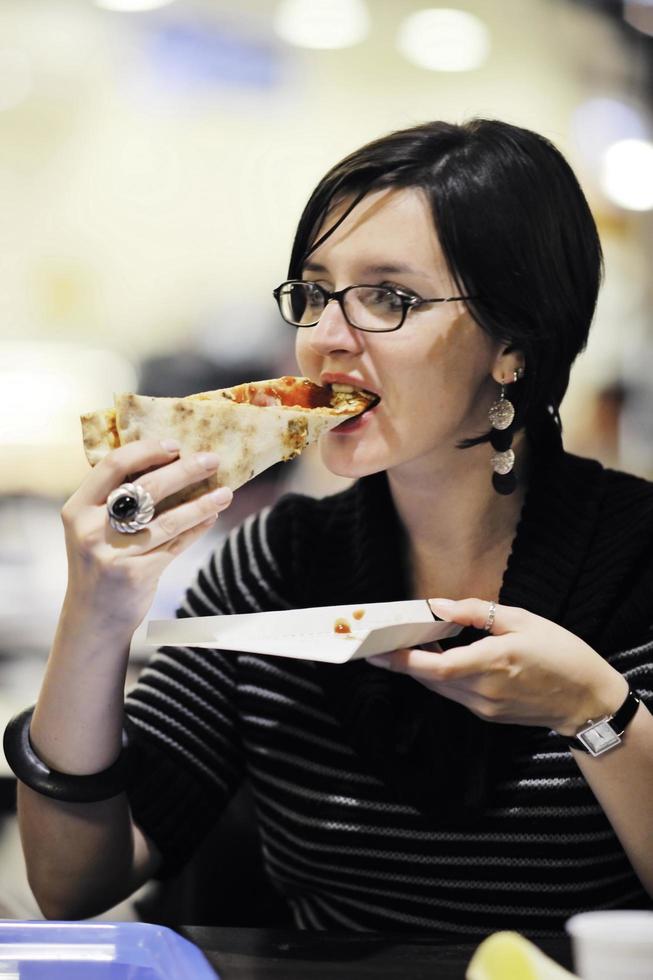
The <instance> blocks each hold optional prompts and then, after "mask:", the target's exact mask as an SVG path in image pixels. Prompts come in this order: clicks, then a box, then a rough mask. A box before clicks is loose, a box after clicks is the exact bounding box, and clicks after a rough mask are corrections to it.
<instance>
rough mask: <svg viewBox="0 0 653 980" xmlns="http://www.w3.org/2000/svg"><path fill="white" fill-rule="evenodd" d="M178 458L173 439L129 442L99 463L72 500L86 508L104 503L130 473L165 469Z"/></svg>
mask: <svg viewBox="0 0 653 980" xmlns="http://www.w3.org/2000/svg"><path fill="white" fill-rule="evenodd" d="M178 456H179V446H178V445H177V444H176V443H175V442H174V441H173V440H170V441H168V440H165V441H164V442H157V441H156V440H154V439H142V440H141V439H139V440H137V441H135V442H129V443H127V444H126V445H124V446H120V448H119V449H114V450H113V451H112V452H110V453H109V454H108V455H107V456H105V457H104V459H102V460H100V462H99V463H98V464H97V466H94V467H93V469H92V471H91V472H90V473H89V475H88V476H87V478H86V479H85V480H84V482H83V483H82V485H81V487H80V488H79V490H77V491H76V493H75V494H73V497H71V500H74V501H75V503H77V504H82V505H85V506H88V505H93V504H95V505H97V504H103V503H105V502H106V499H107V497H108V496H109V494H110V493H111V491H112V490H115V488H116V487H119V486H120V484H121V483H124V482H125V480H126V479H127V478H128V477H129V476H130V474H133V473H143V472H144V471H145V470H148V469H150V467H152V466H164V465H165V464H166V463H170V462H171V461H172V460H175V459H177V457H178Z"/></svg>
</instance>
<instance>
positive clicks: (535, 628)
mask: <svg viewBox="0 0 653 980" xmlns="http://www.w3.org/2000/svg"><path fill="white" fill-rule="evenodd" d="M429 604H430V605H431V608H432V609H433V612H434V613H435V614H436V616H439V617H440V618H441V619H444V620H446V621H447V622H452V623H459V624H460V625H461V626H474V627H476V628H477V629H484V628H485V624H486V623H487V621H488V613H489V608H490V604H489V603H488V602H486V601H484V600H482V599H462V600H460V601H458V602H455V601H452V600H448V599H445V600H442V599H430V600H429ZM491 629H492V634H491V635H488V636H486V637H484V638H483V639H481V640H478V641H476V642H475V643H471V644H470V645H469V646H466V647H456V648H453V649H451V650H448V651H445V652H439V653H430V652H427V651H425V650H397V651H395V652H394V653H389V654H383V655H381V656H377V657H371V658H370V659H369V662H370V663H372V664H374V665H375V666H379V667H385V668H386V669H389V670H396V671H400V672H402V673H406V674H409V675H410V676H411V677H414V678H415V680H416V681H419V682H420V684H424V685H425V686H426V687H429V688H430V689H431V690H433V691H437V692H438V694H442V695H444V697H448V698H451V699H452V700H453V701H458V702H459V703H460V704H463V705H465V707H467V708H469V710H470V711H472V712H473V713H474V714H475V715H478V717H479V718H484V719H486V720H488V721H496V722H504V723H512V724H517V725H542V726H544V727H546V728H552V729H554V730H555V731H557V732H560V734H561V735H575V734H576V732H577V731H578V730H579V729H580V728H581V727H582V726H583V725H585V724H586V723H587V721H588V720H589V719H593V720H597V719H598V718H601V717H603V716H605V715H609V714H614V712H615V711H616V710H617V708H618V707H619V705H620V704H621V703H622V701H623V700H624V697H625V696H626V692H627V690H628V685H627V682H626V680H625V678H624V677H622V675H621V674H619V673H618V671H616V670H615V669H614V668H613V667H611V666H610V664H608V663H607V661H605V660H604V659H603V658H602V657H601V656H600V655H599V654H598V653H596V651H595V650H593V649H592V648H591V647H590V646H588V645H587V643H585V642H583V640H580V639H579V638H578V637H577V636H574V634H573V633H570V632H569V631H568V630H566V629H563V628H562V626H558V625H556V624H555V623H552V622H550V621H549V620H548V619H543V618H542V617H541V616H536V615H534V614H533V613H530V612H527V611H526V610H525V609H517V608H514V607H511V606H499V605H497V606H496V614H495V618H494V623H493V625H492V627H491Z"/></svg>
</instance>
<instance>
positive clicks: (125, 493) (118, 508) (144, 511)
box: [107, 483, 154, 534]
mask: <svg viewBox="0 0 653 980" xmlns="http://www.w3.org/2000/svg"><path fill="white" fill-rule="evenodd" d="M107 513H108V514H109V524H110V525H111V527H112V528H113V529H114V531H120V533H121V534H136V532H137V531H142V530H143V528H144V527H145V525H146V524H149V522H150V521H151V520H152V518H153V517H154V501H153V499H152V494H151V493H150V492H149V491H148V490H146V489H145V487H142V486H141V485H140V483H121V484H120V486H119V487H116V489H115V490H112V491H111V493H110V494H109V496H108V497H107Z"/></svg>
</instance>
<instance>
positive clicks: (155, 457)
mask: <svg viewBox="0 0 653 980" xmlns="http://www.w3.org/2000/svg"><path fill="white" fill-rule="evenodd" d="M217 466H218V457H217V456H216V455H215V454H213V453H197V454H195V455H192V456H186V457H184V458H183V459H180V458H179V447H178V446H177V445H176V444H175V443H172V442H165V443H159V442H155V441H152V440H143V441H136V442H131V443H129V444H127V445H125V446H121V447H120V448H119V449H116V450H114V451H113V452H111V453H109V454H108V455H107V456H106V457H105V458H104V459H103V460H101V462H100V463H98V464H97V466H95V467H94V469H93V470H92V471H91V473H89V475H88V476H87V478H86V479H85V480H84V482H83V483H82V485H81V486H80V487H79V489H78V490H77V491H76V492H75V493H74V494H73V496H72V497H71V498H70V499H69V500H68V501H67V503H66V504H65V505H64V507H63V510H62V512H61V516H62V520H63V525H64V530H65V535H66V550H67V553H68V590H67V593H66V603H65V607H64V608H65V609H66V611H67V613H68V616H70V614H71V610H72V611H73V612H74V617H75V618H76V619H79V618H83V619H84V620H85V621H88V622H91V621H92V622H93V623H94V624H95V627H96V628H97V629H102V628H103V627H108V628H110V629H111V630H112V631H116V630H121V631H123V632H124V633H125V634H128V635H130V634H131V633H132V632H133V631H134V630H135V629H136V627H137V626H138V625H139V623H140V622H141V620H142V619H143V618H144V616H145V615H146V613H147V610H148V609H149V607H150V605H151V603H152V599H153V598H154V593H155V591H156V588H157V584H158V581H159V578H160V576H161V574H162V572H163V571H164V570H165V568H166V567H167V566H168V565H169V564H170V562H171V561H172V560H173V558H174V557H175V556H176V555H178V554H179V553H180V552H182V551H184V550H185V549H186V548H188V547H189V546H190V545H191V544H192V543H193V542H194V541H195V540H197V538H199V537H200V535H201V534H202V533H203V532H205V531H206V530H207V528H209V527H210V526H211V525H212V524H214V523H215V521H216V519H217V517H218V514H219V512H220V511H222V510H224V509H225V507H227V506H228V505H229V503H230V502H231V497H232V493H231V490H229V489H228V488H227V487H221V488H220V489H218V490H214V491H213V492H210V493H206V494H204V495H203V496H201V497H199V498H197V499H196V500H192V501H190V502H189V503H184V504H181V505H179V506H177V507H174V508H172V509H170V510H166V511H164V513H162V514H160V515H157V514H156V511H155V516H154V518H153V519H152V521H151V522H150V523H149V524H147V525H146V526H145V527H144V528H143V530H142V531H138V532H137V533H136V534H121V533H120V532H119V531H115V530H114V529H113V528H112V527H111V526H110V524H109V520H108V515H107V507H106V501H107V497H108V495H109V493H110V492H111V491H112V490H114V489H115V488H116V487H118V486H119V485H120V484H121V483H123V482H125V481H126V480H129V479H130V474H134V473H143V476H139V477H138V483H139V484H140V485H141V486H143V487H144V488H145V489H146V490H147V491H149V493H150V494H151V495H152V498H153V499H154V504H155V507H156V505H157V504H158V503H159V502H160V501H161V500H163V499H164V498H166V497H168V496H170V494H172V493H175V492H177V491H178V490H182V489H183V488H184V487H187V486H191V485H192V484H194V483H198V482H199V481H200V480H205V479H206V478H207V477H208V476H210V475H211V474H212V473H214V472H215V470H216V469H217Z"/></svg>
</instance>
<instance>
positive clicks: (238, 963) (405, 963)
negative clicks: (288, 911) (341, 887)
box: [179, 926, 571, 980]
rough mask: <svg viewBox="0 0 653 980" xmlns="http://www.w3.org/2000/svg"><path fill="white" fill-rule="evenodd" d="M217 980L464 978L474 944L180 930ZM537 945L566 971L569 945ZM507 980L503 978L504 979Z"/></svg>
mask: <svg viewBox="0 0 653 980" xmlns="http://www.w3.org/2000/svg"><path fill="white" fill-rule="evenodd" d="M179 932H180V933H181V934H182V935H183V936H185V937H186V938H187V939H190V940H191V941H192V942H194V943H196V944H197V945H198V946H199V947H200V948H201V949H202V950H203V951H204V953H205V955H206V957H207V959H208V960H209V962H210V963H211V964H212V966H213V967H214V969H215V970H216V971H217V972H218V974H219V976H220V978H221V980H263V978H265V980H299V978H300V977H301V978H305V980H361V978H365V977H378V978H381V980H464V977H465V970H466V969H467V966H468V964H469V961H470V959H471V957H472V954H473V952H474V950H475V949H476V947H477V945H478V943H460V944H448V943H443V942H442V941H441V940H435V939H433V938H431V937H429V936H428V935H426V934H422V933H418V934H411V935H407V934H402V935H397V934H385V933H383V934H381V933H348V932H294V931H290V930H287V931H286V930H269V929H235V928H221V927H214V926H184V927H183V928H181V929H180V930H179ZM537 945H538V946H539V947H540V949H542V950H543V951H544V952H545V953H547V954H548V955H549V956H551V957H552V958H553V959H555V960H556V961H557V962H558V963H560V965H561V966H564V967H566V968H567V969H571V952H570V945H569V941H568V940H567V938H566V937H563V936H561V937H560V939H557V940H541V941H540V942H538V943H537ZM506 980H508V978H506Z"/></svg>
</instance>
